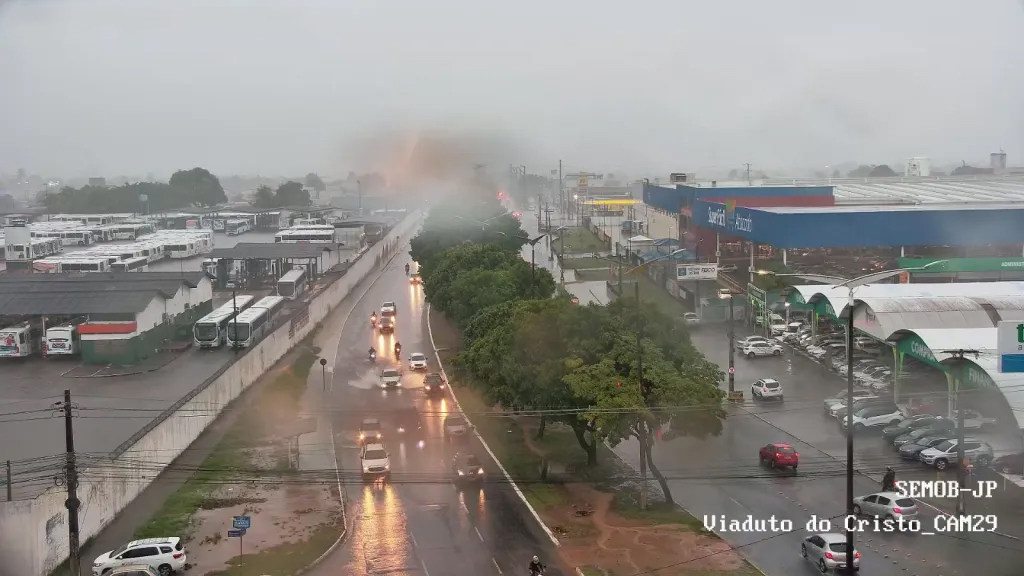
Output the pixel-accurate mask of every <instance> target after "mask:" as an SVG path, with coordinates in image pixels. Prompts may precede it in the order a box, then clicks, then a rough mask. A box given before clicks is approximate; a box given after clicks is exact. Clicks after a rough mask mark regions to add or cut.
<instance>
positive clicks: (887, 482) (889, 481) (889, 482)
mask: <svg viewBox="0 0 1024 576" xmlns="http://www.w3.org/2000/svg"><path fill="white" fill-rule="evenodd" d="M895 488H896V471H895V470H893V469H892V466H887V467H886V468H885V476H883V477H882V490H885V491H888V490H894V489H895Z"/></svg>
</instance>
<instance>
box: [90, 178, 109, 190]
mask: <svg viewBox="0 0 1024 576" xmlns="http://www.w3.org/2000/svg"><path fill="white" fill-rule="evenodd" d="M89 186H91V187H93V188H106V187H107V179H106V178H89Z"/></svg>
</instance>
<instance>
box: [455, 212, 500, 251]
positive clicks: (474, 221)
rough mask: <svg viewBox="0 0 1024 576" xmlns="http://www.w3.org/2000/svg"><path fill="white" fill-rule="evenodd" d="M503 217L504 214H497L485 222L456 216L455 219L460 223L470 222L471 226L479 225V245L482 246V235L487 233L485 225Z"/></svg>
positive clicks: (483, 238)
mask: <svg viewBox="0 0 1024 576" xmlns="http://www.w3.org/2000/svg"><path fill="white" fill-rule="evenodd" d="M504 215H505V214H498V215H497V216H491V217H490V218H488V219H487V220H474V219H472V218H464V217H462V216H458V215H456V216H455V217H456V218H458V219H459V220H462V221H465V222H472V223H473V224H479V225H480V243H481V244H482V243H483V242H484V240H485V237H484V233H485V232H486V231H487V225H488V224H490V223H491V221H492V220H497V219H498V218H501V217H502V216H504Z"/></svg>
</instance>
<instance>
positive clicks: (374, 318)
mask: <svg viewBox="0 0 1024 576" xmlns="http://www.w3.org/2000/svg"><path fill="white" fill-rule="evenodd" d="M376 327H377V315H376V314H374V315H372V316H370V328H376Z"/></svg>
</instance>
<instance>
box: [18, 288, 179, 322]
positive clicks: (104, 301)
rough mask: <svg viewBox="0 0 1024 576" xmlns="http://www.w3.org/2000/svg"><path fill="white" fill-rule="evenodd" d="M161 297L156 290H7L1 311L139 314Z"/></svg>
mask: <svg viewBox="0 0 1024 576" xmlns="http://www.w3.org/2000/svg"><path fill="white" fill-rule="evenodd" d="M159 297H160V294H158V292H157V291H156V290H140V291H129V292H122V291H112V292H102V291H95V292H64V293H52V292H48V293H41V294H40V293H35V292H19V293H6V294H0V315H4V316H36V315H44V314H45V315H56V314H66V315H71V314H137V313H139V312H142V311H143V310H145V309H146V307H147V306H149V304H150V302H152V301H153V299H154V298H159Z"/></svg>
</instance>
